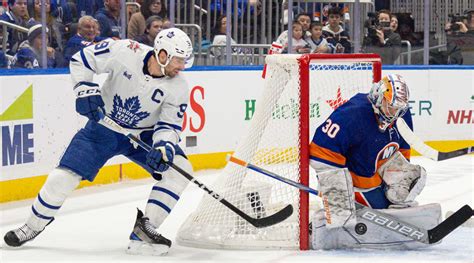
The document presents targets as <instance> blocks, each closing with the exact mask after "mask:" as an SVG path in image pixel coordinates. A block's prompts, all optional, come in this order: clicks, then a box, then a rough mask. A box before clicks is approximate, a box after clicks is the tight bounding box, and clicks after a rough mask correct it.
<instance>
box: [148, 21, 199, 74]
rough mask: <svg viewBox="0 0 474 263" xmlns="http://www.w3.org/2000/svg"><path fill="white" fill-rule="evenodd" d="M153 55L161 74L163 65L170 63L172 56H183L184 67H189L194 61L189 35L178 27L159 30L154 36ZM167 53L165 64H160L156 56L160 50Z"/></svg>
mask: <svg viewBox="0 0 474 263" xmlns="http://www.w3.org/2000/svg"><path fill="white" fill-rule="evenodd" d="M154 49H155V56H156V60H157V61H158V64H159V65H160V67H161V71H162V73H163V74H165V73H164V70H165V67H166V66H167V65H168V64H169V63H170V61H171V59H172V58H173V57H178V58H183V59H184V61H185V64H184V66H185V68H190V67H191V66H192V65H193V62H194V55H193V45H192V43H191V40H190V39H189V37H188V36H187V35H186V33H184V32H183V31H182V30H180V29H178V28H170V29H165V30H161V31H160V32H159V33H158V35H156V38H155V45H154ZM162 50H163V51H165V52H166V54H167V58H166V62H165V64H162V63H161V62H160V60H159V58H158V54H159V53H160V51H162Z"/></svg>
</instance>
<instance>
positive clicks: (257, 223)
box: [245, 205, 293, 228]
mask: <svg viewBox="0 0 474 263" xmlns="http://www.w3.org/2000/svg"><path fill="white" fill-rule="evenodd" d="M291 214H293V206H292V205H287V206H286V207H285V208H283V209H282V210H280V211H278V212H276V213H275V214H273V215H271V216H267V217H263V218H252V217H250V216H248V218H245V219H246V220H247V221H248V222H249V223H250V224H252V225H253V226H254V227H256V228H262V227H267V226H272V225H275V224H278V223H280V222H282V221H284V220H285V219H287V218H288V217H290V216H291Z"/></svg>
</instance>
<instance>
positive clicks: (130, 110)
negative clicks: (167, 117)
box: [111, 95, 150, 128]
mask: <svg viewBox="0 0 474 263" xmlns="http://www.w3.org/2000/svg"><path fill="white" fill-rule="evenodd" d="M141 107H142V106H141V105H140V100H139V99H138V96H135V97H131V98H127V99H125V102H123V101H122V98H121V97H120V96H119V95H115V96H114V105H113V110H112V112H111V115H112V118H113V119H115V120H117V122H118V123H119V124H120V125H122V126H124V127H132V128H135V127H137V124H138V122H139V121H141V120H143V119H145V118H146V117H148V116H150V113H149V112H146V111H140V109H141Z"/></svg>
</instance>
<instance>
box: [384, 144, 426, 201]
mask: <svg viewBox="0 0 474 263" xmlns="http://www.w3.org/2000/svg"><path fill="white" fill-rule="evenodd" d="M378 173H379V174H380V176H381V177H382V179H383V181H384V182H385V184H386V185H387V187H386V193H385V195H386V196H387V199H388V200H389V201H390V202H391V203H393V204H394V205H395V206H396V207H407V206H413V205H416V202H415V198H416V197H417V196H418V195H419V194H420V193H421V191H422V190H423V188H424V187H425V184H426V171H425V169H424V168H423V167H421V166H420V165H414V164H411V163H409V162H408V160H407V159H405V157H404V156H403V155H402V154H401V153H400V152H396V153H395V154H394V155H393V156H392V157H391V158H390V159H389V160H388V161H387V162H386V163H385V164H384V165H382V166H381V167H380V168H379V170H378Z"/></svg>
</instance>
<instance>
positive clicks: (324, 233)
mask: <svg viewBox="0 0 474 263" xmlns="http://www.w3.org/2000/svg"><path fill="white" fill-rule="evenodd" d="M378 211H380V212H383V213H386V214H389V215H392V216H394V217H396V218H399V219H400V220H402V221H404V222H407V223H411V224H413V225H415V226H418V227H420V228H424V229H431V228H433V227H435V226H436V225H438V224H439V223H440V222H441V206H440V205H439V204H428V205H423V206H417V207H409V208H405V209H380V210H378ZM312 225H313V231H312V233H313V234H312V238H311V244H312V247H313V249H338V248H373V249H418V248H423V247H427V246H429V245H428V244H425V243H421V242H417V241H414V240H413V239H410V238H409V237H406V236H404V235H402V234H399V233H396V232H394V231H392V230H389V229H387V228H385V227H382V226H380V225H379V224H377V223H374V222H373V221H369V220H367V219H365V218H362V217H357V224H356V225H355V226H353V227H348V226H346V225H344V226H342V227H339V228H332V229H330V228H327V227H326V224H325V220H324V212H323V211H322V210H319V211H316V212H315V214H314V215H313V219H312ZM391 225H392V226H394V225H395V224H394V223H393V224H391Z"/></svg>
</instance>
